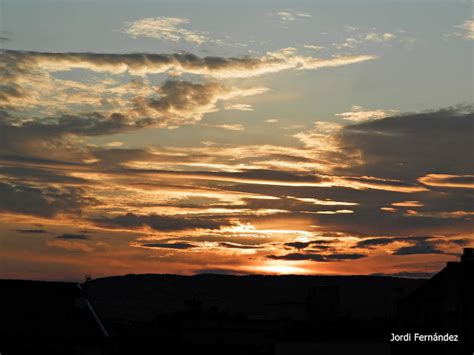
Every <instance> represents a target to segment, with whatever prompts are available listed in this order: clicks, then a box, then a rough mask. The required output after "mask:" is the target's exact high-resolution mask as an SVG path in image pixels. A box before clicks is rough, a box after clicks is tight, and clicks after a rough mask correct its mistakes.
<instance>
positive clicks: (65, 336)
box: [0, 280, 108, 355]
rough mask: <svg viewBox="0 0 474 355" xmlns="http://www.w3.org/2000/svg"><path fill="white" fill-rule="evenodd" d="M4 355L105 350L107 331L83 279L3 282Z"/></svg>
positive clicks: (0, 339) (0, 334)
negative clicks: (81, 282) (74, 281)
mask: <svg viewBox="0 0 474 355" xmlns="http://www.w3.org/2000/svg"><path fill="white" fill-rule="evenodd" d="M0 315H1V321H0V344H1V349H0V351H1V352H2V354H72V355H74V354H106V348H107V345H108V344H107V341H108V334H107V331H106V330H105V328H104V327H103V325H102V323H101V321H100V320H99V318H98V317H97V315H96V313H95V312H94V309H93V308H92V306H91V304H90V303H89V301H88V299H87V298H86V296H85V294H84V292H83V290H82V289H81V287H80V285H79V284H76V283H66V282H41V281H22V280H1V281H0Z"/></svg>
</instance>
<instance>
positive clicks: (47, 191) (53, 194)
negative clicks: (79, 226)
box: [0, 183, 98, 217]
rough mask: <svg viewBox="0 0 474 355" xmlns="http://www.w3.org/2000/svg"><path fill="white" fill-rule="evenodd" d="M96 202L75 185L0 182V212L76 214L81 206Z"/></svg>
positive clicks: (52, 214)
mask: <svg viewBox="0 0 474 355" xmlns="http://www.w3.org/2000/svg"><path fill="white" fill-rule="evenodd" d="M96 204H98V201H97V200H96V199H94V198H91V197H88V196H86V195H85V191H84V190H82V189H79V188H76V187H62V188H56V187H42V188H40V187H32V186H29V185H25V184H6V183H0V212H9V213H19V214H27V215H34V216H40V217H54V216H55V215H57V214H59V213H75V214H78V213H80V212H81V209H82V208H83V207H86V206H91V205H96Z"/></svg>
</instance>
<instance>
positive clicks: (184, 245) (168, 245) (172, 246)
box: [141, 243, 197, 249]
mask: <svg viewBox="0 0 474 355" xmlns="http://www.w3.org/2000/svg"><path fill="white" fill-rule="evenodd" d="M141 246H142V247H146V248H160V249H192V248H196V247H197V246H196V245H194V244H189V243H147V244H141Z"/></svg>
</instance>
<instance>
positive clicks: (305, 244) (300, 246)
mask: <svg viewBox="0 0 474 355" xmlns="http://www.w3.org/2000/svg"><path fill="white" fill-rule="evenodd" d="M309 244H310V243H309V242H290V243H285V244H284V245H285V246H287V247H291V248H295V249H304V248H307V247H308V246H309Z"/></svg>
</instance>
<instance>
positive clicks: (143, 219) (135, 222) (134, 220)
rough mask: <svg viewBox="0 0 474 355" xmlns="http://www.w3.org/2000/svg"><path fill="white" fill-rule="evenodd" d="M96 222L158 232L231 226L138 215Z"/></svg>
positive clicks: (217, 222) (200, 220)
mask: <svg viewBox="0 0 474 355" xmlns="http://www.w3.org/2000/svg"><path fill="white" fill-rule="evenodd" d="M94 222H95V223H97V224H98V225H101V226H106V227H109V228H139V227H149V228H151V229H154V230H158V231H179V230H186V229H218V228H219V227H221V226H225V225H229V222H228V221H225V220H215V219H212V218H198V217H195V218H192V217H187V216H183V217H171V216H162V215H153V214H152V215H136V214H133V213H127V214H125V215H121V216H117V217H101V218H96V219H94Z"/></svg>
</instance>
